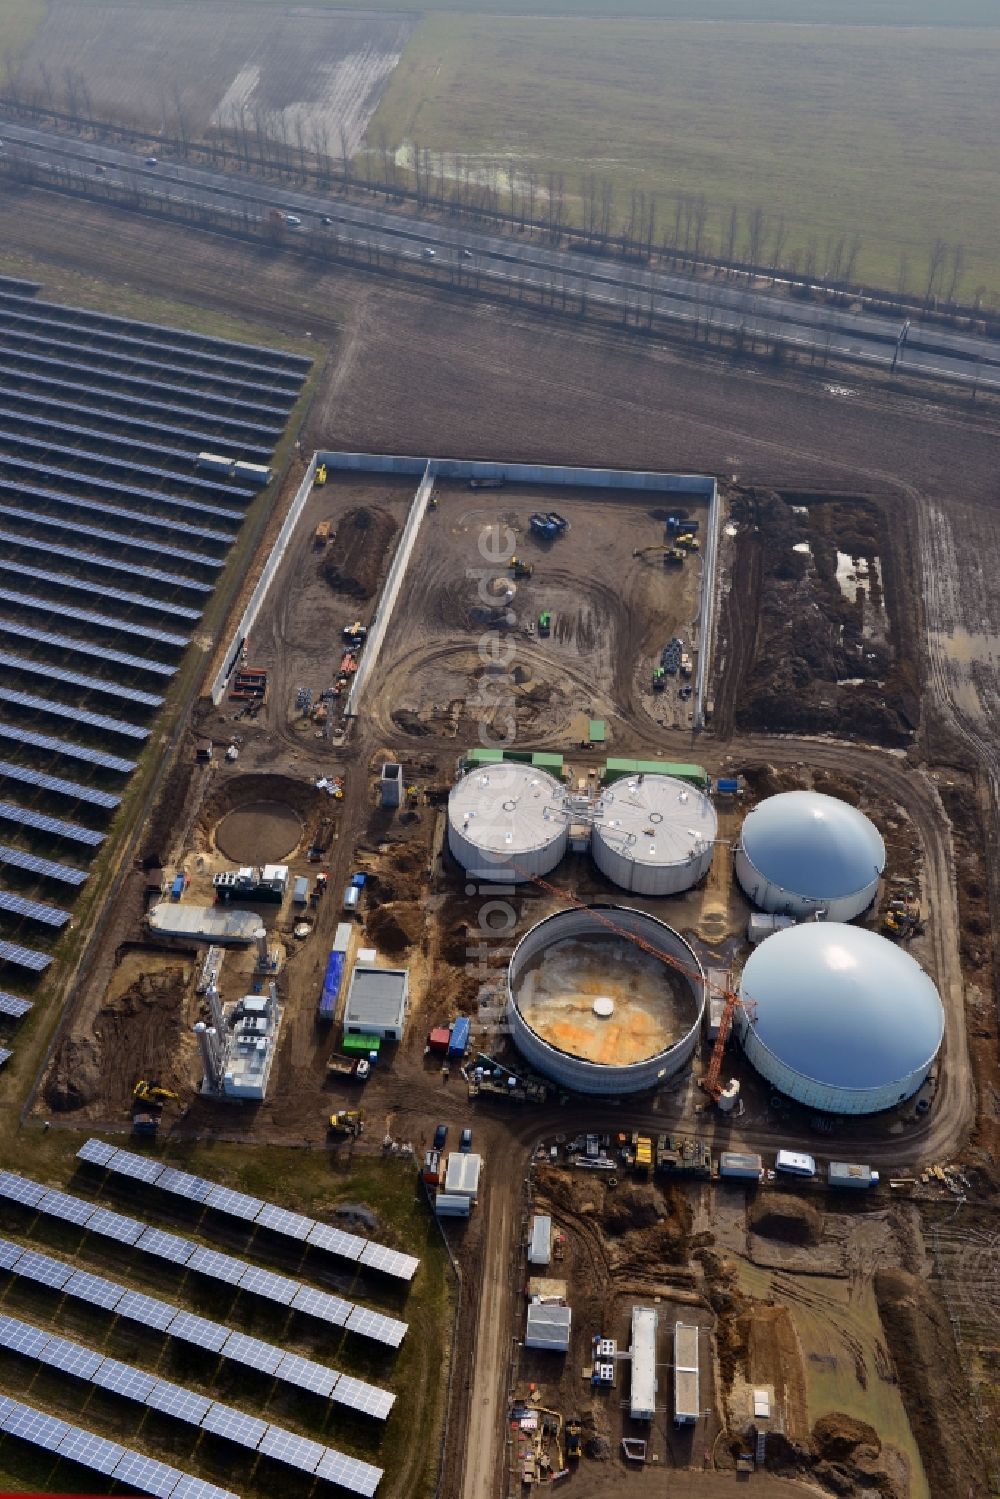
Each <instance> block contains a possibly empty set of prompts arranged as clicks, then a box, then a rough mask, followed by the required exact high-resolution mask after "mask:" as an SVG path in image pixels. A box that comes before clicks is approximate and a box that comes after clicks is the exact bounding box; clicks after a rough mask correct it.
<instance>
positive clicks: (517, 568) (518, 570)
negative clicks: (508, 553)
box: [507, 557, 535, 578]
mask: <svg viewBox="0 0 1000 1499" xmlns="http://www.w3.org/2000/svg"><path fill="white" fill-rule="evenodd" d="M507 566H508V568H509V569H510V571H511V572H512V573H513V574H514V577H515V578H530V577H531V575H532V573H533V572H534V571H535V566H534V563H533V562H524V561H523V560H522V559H521V558H520V557H512V558H511V559H510V561H509V562H508V563H507Z"/></svg>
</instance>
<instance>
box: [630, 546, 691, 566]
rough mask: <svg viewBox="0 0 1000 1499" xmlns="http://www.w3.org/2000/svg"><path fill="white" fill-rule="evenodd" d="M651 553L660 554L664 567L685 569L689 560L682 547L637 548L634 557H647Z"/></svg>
mask: <svg viewBox="0 0 1000 1499" xmlns="http://www.w3.org/2000/svg"><path fill="white" fill-rule="evenodd" d="M649 552H659V553H660V554H661V556H662V557H663V565H664V567H683V566H684V563H685V561H686V560H687V552H686V551H684V550H683V549H682V548H681V547H680V546H652V547H636V549H635V551H634V552H633V553H632V556H633V557H645V556H646V555H647V554H648V553H649Z"/></svg>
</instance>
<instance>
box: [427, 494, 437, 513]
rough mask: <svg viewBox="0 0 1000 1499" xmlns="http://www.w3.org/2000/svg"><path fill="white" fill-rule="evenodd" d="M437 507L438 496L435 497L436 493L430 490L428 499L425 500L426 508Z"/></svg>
mask: <svg viewBox="0 0 1000 1499" xmlns="http://www.w3.org/2000/svg"><path fill="white" fill-rule="evenodd" d="M437 507H438V497H437V495H436V494H434V493H433V492H432V493H431V497H430V499H429V500H428V501H427V508H428V510H436V509H437Z"/></svg>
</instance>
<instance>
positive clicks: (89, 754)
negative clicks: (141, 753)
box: [0, 720, 136, 775]
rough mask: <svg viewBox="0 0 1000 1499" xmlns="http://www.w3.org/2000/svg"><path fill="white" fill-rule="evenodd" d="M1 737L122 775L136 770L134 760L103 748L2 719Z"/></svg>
mask: <svg viewBox="0 0 1000 1499" xmlns="http://www.w3.org/2000/svg"><path fill="white" fill-rule="evenodd" d="M0 738H3V739H11V740H13V742H14V743H15V744H24V745H27V746H28V747H29V748H30V749H40V750H50V751H51V752H52V754H54V755H65V757H66V759H67V760H81V761H83V762H84V764H86V765H98V766H100V768H101V769H102V770H117V771H120V772H121V774H122V775H131V774H132V772H133V770H135V766H136V762H135V761H134V760H123V759H122V758H121V756H120V755H106V754H105V753H104V751H103V750H95V749H89V748H88V747H87V745H85V744H74V743H73V742H72V741H71V740H69V739H56V738H54V737H53V736H52V735H51V734H36V733H34V732H33V731H32V730H31V729H19V728H17V726H16V725H15V724H12V723H4V722H3V721H2V720H0Z"/></svg>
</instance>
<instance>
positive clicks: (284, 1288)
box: [239, 1265, 299, 1306]
mask: <svg viewBox="0 0 1000 1499" xmlns="http://www.w3.org/2000/svg"><path fill="white" fill-rule="evenodd" d="M239 1286H240V1290H241V1291H247V1292H249V1294H250V1295H251V1296H263V1297H265V1298H266V1300H268V1301H276V1302H277V1303H278V1305H279V1306H288V1305H290V1303H291V1300H292V1297H293V1296H294V1295H295V1294H296V1292H297V1291H298V1289H299V1282H298V1281H297V1280H289V1279H288V1277H287V1276H285V1275H276V1274H275V1272H274V1271H273V1270H262V1269H261V1268H260V1266H258V1265H247V1266H245V1267H244V1272H243V1275H242V1276H241V1277H240V1282H239Z"/></svg>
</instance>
